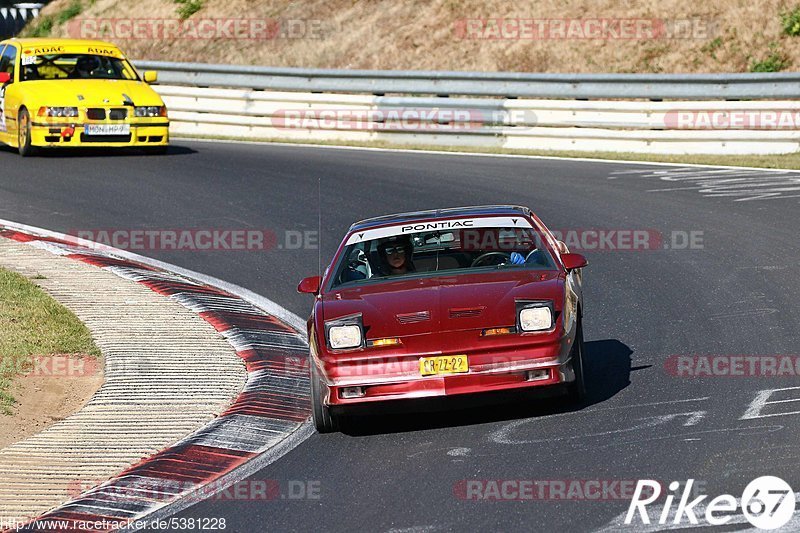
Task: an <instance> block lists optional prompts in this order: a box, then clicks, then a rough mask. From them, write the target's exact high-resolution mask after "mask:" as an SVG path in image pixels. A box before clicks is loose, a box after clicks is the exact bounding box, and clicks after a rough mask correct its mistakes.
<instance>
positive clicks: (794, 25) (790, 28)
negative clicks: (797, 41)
mask: <svg viewBox="0 0 800 533" xmlns="http://www.w3.org/2000/svg"><path fill="white" fill-rule="evenodd" d="M781 26H783V33H784V34H785V35H788V36H789V37H796V36H798V35H800V6H797V7H795V8H794V9H792V10H791V11H786V12H783V13H781Z"/></svg>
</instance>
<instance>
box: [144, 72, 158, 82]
mask: <svg viewBox="0 0 800 533" xmlns="http://www.w3.org/2000/svg"><path fill="white" fill-rule="evenodd" d="M143 77H144V81H145V82H146V83H155V82H157V81H158V72H156V71H155V70H145V71H144V75H143Z"/></svg>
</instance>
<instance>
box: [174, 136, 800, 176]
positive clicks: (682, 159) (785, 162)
mask: <svg viewBox="0 0 800 533" xmlns="http://www.w3.org/2000/svg"><path fill="white" fill-rule="evenodd" d="M173 138H184V139H208V140H222V141H253V142H268V143H284V144H313V145H319V146H353V147H365V148H396V149H403V150H419V151H421V152H425V151H437V152H454V153H459V152H471V153H479V154H509V155H533V156H541V157H566V158H586V159H614V160H623V161H645V162H654V163H675V164H677V165H682V164H696V165H713V166H733V167H758V168H780V169H792V170H800V152H795V153H791V154H779V155H659V154H638V153H632V152H579V151H574V150H572V151H567V150H519V149H509V148H480V147H473V146H464V147H458V146H429V145H413V144H409V145H405V144H396V143H388V142H384V141H370V142H357V141H313V140H294V139H279V138H268V137H265V138H241V137H229V136H221V135H220V136H211V135H186V134H180V135H174V136H173Z"/></svg>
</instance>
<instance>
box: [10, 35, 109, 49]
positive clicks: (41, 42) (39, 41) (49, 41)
mask: <svg viewBox="0 0 800 533" xmlns="http://www.w3.org/2000/svg"><path fill="white" fill-rule="evenodd" d="M3 42H4V43H18V44H20V45H22V46H106V47H112V48H117V49H118V48H119V47H118V46H117V45H115V44H114V43H109V42H107V41H98V40H95V39H66V38H63V37H58V38H47V37H24V38H17V37H13V38H11V39H7V40H5V41H3Z"/></svg>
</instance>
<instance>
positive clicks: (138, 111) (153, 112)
mask: <svg viewBox="0 0 800 533" xmlns="http://www.w3.org/2000/svg"><path fill="white" fill-rule="evenodd" d="M133 114H134V115H135V116H137V117H165V116H167V108H166V107H164V106H152V105H149V106H136V108H135V109H134V110H133Z"/></svg>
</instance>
